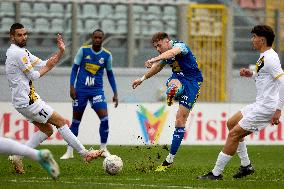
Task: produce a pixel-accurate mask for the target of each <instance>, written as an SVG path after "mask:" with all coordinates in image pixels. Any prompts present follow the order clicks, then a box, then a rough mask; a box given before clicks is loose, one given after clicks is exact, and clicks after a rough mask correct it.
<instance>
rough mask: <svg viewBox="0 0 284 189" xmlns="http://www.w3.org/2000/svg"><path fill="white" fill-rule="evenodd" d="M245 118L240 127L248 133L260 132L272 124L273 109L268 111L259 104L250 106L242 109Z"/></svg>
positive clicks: (240, 122)
mask: <svg viewBox="0 0 284 189" xmlns="http://www.w3.org/2000/svg"><path fill="white" fill-rule="evenodd" d="M241 113H242V115H243V118H242V119H241V120H240V121H239V125H240V126H241V128H243V129H244V130H246V131H251V132H258V131H260V130H261V129H263V128H265V127H267V126H269V125H270V124H271V119H272V116H273V115H274V113H275V110H273V109H267V108H264V107H263V106H259V105H257V104H250V105H247V106H246V107H244V108H242V109H241Z"/></svg>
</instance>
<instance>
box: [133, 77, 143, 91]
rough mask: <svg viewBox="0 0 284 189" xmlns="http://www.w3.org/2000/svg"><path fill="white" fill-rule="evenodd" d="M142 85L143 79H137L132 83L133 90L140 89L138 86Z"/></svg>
mask: <svg viewBox="0 0 284 189" xmlns="http://www.w3.org/2000/svg"><path fill="white" fill-rule="evenodd" d="M141 83H142V81H141V79H136V80H134V81H133V82H132V88H133V89H135V88H136V87H138V85H140V84H141Z"/></svg>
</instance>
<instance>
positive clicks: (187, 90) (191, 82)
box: [132, 32, 203, 171]
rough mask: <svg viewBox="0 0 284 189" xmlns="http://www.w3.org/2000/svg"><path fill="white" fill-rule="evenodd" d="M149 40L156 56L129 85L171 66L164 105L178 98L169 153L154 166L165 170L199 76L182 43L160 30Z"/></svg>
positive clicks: (196, 93)
mask: <svg viewBox="0 0 284 189" xmlns="http://www.w3.org/2000/svg"><path fill="white" fill-rule="evenodd" d="M152 43H153V46H154V47H155V48H156V50H157V51H158V52H159V53H160V55H159V56H157V57H154V58H152V59H150V60H147V61H146V62H145V66H146V67H147V68H150V70H149V71H148V72H147V73H146V74H145V75H144V76H143V77H141V78H139V79H136V80H134V81H133V83H132V87H133V89H135V88H136V87H137V86H138V85H140V84H141V83H142V82H143V81H144V80H146V79H148V78H150V77H152V76H153V75H155V74H156V73H158V72H160V71H161V70H162V69H163V68H164V66H165V65H167V64H168V65H170V67H171V68H172V72H173V73H172V76H171V77H170V78H169V79H168V81H167V83H166V85H167V104H168V105H169V106H171V105H172V104H173V100H174V99H176V100H178V101H179V108H178V111H177V115H176V122H175V130H174V134H173V140H172V144H171V149H170V153H169V155H168V156H167V158H166V160H165V161H164V162H163V163H162V164H161V165H160V166H158V167H157V169H156V171H165V170H166V169H167V168H169V167H170V166H171V165H172V163H173V161H174V157H175V155H176V153H177V150H178V148H179V146H180V144H181V141H182V139H183V137H184V133H185V124H186V121H187V118H188V115H189V113H190V111H191V109H192V108H193V106H194V104H195V102H196V100H197V98H198V96H199V93H200V85H201V83H202V81H203V78H202V74H201V71H200V70H199V69H198V65H197V62H196V59H195V57H194V55H193V54H192V52H191V51H190V49H189V47H188V46H187V45H186V44H185V43H183V42H181V41H171V40H170V38H169V36H168V34H167V33H164V32H158V33H156V34H154V36H153V37H152Z"/></svg>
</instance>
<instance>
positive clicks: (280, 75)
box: [274, 72, 284, 80]
mask: <svg viewBox="0 0 284 189" xmlns="http://www.w3.org/2000/svg"><path fill="white" fill-rule="evenodd" d="M283 75H284V72H283V73H281V74H279V75H278V76H276V77H275V78H274V79H275V80H276V79H278V78H279V77H282V76H283Z"/></svg>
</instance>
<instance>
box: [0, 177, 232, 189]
mask: <svg viewBox="0 0 284 189" xmlns="http://www.w3.org/2000/svg"><path fill="white" fill-rule="evenodd" d="M1 182H15V183H53V182H54V181H53V180H51V179H50V178H49V179H48V180H47V179H44V180H40V179H37V180H34V179H31V180H16V179H13V180H1ZM56 182H60V183H64V184H78V182H72V181H60V180H58V181H56ZM82 183H84V184H91V185H110V186H140V187H148V188H184V189H209V188H203V187H192V186H175V185H160V184H159V185H156V184H124V183H109V182H108V183H102V182H82ZM216 189H221V188H216ZM222 189H224V188H222ZM226 189H228V188H226Z"/></svg>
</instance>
